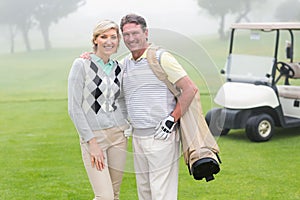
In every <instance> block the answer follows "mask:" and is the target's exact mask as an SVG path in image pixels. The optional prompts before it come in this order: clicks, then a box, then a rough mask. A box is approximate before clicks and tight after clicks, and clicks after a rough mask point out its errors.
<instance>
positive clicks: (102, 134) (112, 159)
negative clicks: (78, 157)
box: [81, 127, 127, 200]
mask: <svg viewBox="0 0 300 200" xmlns="http://www.w3.org/2000/svg"><path fill="white" fill-rule="evenodd" d="M125 128H127V127H116V128H110V129H105V130H99V131H94V134H95V137H96V139H97V142H98V144H99V146H100V147H101V148H102V150H103V153H104V157H105V168H104V170H102V171H98V170H97V169H96V167H92V165H91V158H90V154H89V152H88V144H87V143H86V142H84V141H81V152H82V159H83V163H84V166H85V169H86V172H87V175H88V177H89V181H90V183H91V186H92V188H93V191H94V194H95V198H94V200H100V199H101V200H118V199H119V193H120V186H121V182H122V176H123V171H124V167H125V162H126V151H127V139H126V138H125V137H124V134H123V131H124V129H125Z"/></svg>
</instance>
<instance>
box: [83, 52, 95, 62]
mask: <svg viewBox="0 0 300 200" xmlns="http://www.w3.org/2000/svg"><path fill="white" fill-rule="evenodd" d="M91 54H93V52H84V53H82V54H81V55H80V58H83V59H86V60H90V59H91Z"/></svg>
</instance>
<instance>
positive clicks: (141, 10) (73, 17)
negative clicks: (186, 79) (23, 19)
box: [0, 0, 300, 53]
mask: <svg viewBox="0 0 300 200" xmlns="http://www.w3.org/2000/svg"><path fill="white" fill-rule="evenodd" d="M1 1H3V2H5V1H7V0H0V3H1ZM14 1H16V2H20V3H21V0H14ZM44 1H45V0H44ZM234 1H236V2H237V3H236V4H233V5H235V6H231V9H230V10H229V11H227V10H225V8H224V13H225V15H224V18H223V20H224V22H223V26H224V27H223V29H224V30H223V31H224V32H225V33H226V31H228V27H229V26H230V24H231V23H233V22H235V21H237V20H238V19H237V18H238V16H239V15H241V16H242V14H243V13H242V12H243V9H240V8H239V7H238V5H237V4H238V3H244V4H245V5H246V6H247V5H248V4H249V5H250V4H251V5H250V7H249V8H250V9H249V12H248V13H246V14H245V17H244V18H241V19H240V21H241V22H245V21H251V22H262V21H284V20H285V19H284V17H282V16H281V19H279V18H280V17H278V16H276V13H278V7H280V6H282V4H284V3H285V4H287V3H289V5H290V8H291V9H289V7H288V9H282V10H280V13H291V10H292V8H295V7H297V6H298V4H299V1H298V0H272V1H270V0H252V1H251V0H242V1H241V0H227V1H218V0H202V1H201V0H152V1H149V0H126V1H123V0H109V1H101V0H86V1H85V4H84V5H82V6H79V7H78V9H77V10H76V11H74V12H71V13H70V14H68V15H67V16H65V17H63V18H60V19H58V20H57V22H56V23H51V25H50V27H49V40H50V42H51V47H53V48H60V47H79V46H84V47H85V46H87V47H90V45H91V44H90V38H91V32H92V30H93V28H94V26H95V24H96V23H97V22H98V21H99V20H101V19H111V20H113V21H115V22H117V23H118V24H119V22H120V19H121V17H122V16H124V15H126V14H128V13H137V14H140V15H142V16H144V17H145V18H146V20H147V23H148V27H149V28H156V29H165V30H171V31H174V32H178V33H180V34H183V35H186V36H188V37H194V36H199V35H200V36H203V35H216V37H217V36H218V35H220V33H219V29H220V24H221V17H220V15H219V14H218V13H220V11H216V13H217V14H212V13H213V12H209V11H208V10H207V9H206V8H203V7H201V6H200V3H202V4H203V5H208V6H210V7H212V8H214V7H216V9H217V7H220V6H224V7H225V6H226V4H229V3H230V2H234ZM295 3H297V6H295ZM218 4H220V5H218ZM222 4H224V5H222ZM0 6H1V4H0ZM235 7H236V10H235ZM244 7H245V6H244ZM19 9H20V8H19ZM298 10H299V9H298ZM298 10H297V11H295V12H298ZM16 12H18V11H16ZM54 14H55V13H54ZM1 15H2V20H0V22H2V23H1V24H0V53H9V52H10V50H9V49H10V33H9V28H8V26H7V25H6V24H5V23H3V22H5V18H4V17H5V16H3V14H1V12H0V16H1ZM277 15H278V14H277ZM297 17H298V16H297ZM297 17H295V19H296V20H297V19H298V18H297ZM295 19H292V20H295ZM299 19H300V17H299ZM28 37H29V42H30V44H31V49H32V50H36V49H43V46H44V41H43V37H42V34H41V31H40V30H39V23H38V22H34V23H33V25H32V26H31V28H30V30H29V31H28ZM14 40H15V50H14V51H15V52H20V51H26V47H25V46H24V41H23V38H22V34H21V32H20V31H19V29H18V28H16V30H15V38H14Z"/></svg>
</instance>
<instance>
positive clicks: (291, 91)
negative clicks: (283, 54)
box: [277, 63, 300, 99]
mask: <svg viewBox="0 0 300 200" xmlns="http://www.w3.org/2000/svg"><path fill="white" fill-rule="evenodd" d="M289 65H290V66H291V67H292V68H293V70H294V72H295V74H294V76H293V77H292V78H293V79H298V78H300V63H290V64H289ZM277 89H278V95H279V96H280V97H285V98H292V99H300V86H295V85H278V86H277Z"/></svg>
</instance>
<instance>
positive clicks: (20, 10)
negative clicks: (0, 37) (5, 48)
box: [0, 0, 36, 53]
mask: <svg viewBox="0 0 300 200" xmlns="http://www.w3.org/2000/svg"><path fill="white" fill-rule="evenodd" d="M35 4H36V0H27V1H18V0H10V1H6V0H0V13H1V16H2V17H1V18H0V24H3V25H8V27H9V30H10V40H11V52H12V53H13V52H14V38H15V34H16V29H19V30H20V31H21V33H22V36H23V39H24V43H25V48H26V50H27V51H31V46H30V42H29V37H28V32H29V30H30V28H31V27H32V25H33V23H32V14H31V11H32V9H33V7H34V5H35Z"/></svg>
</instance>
